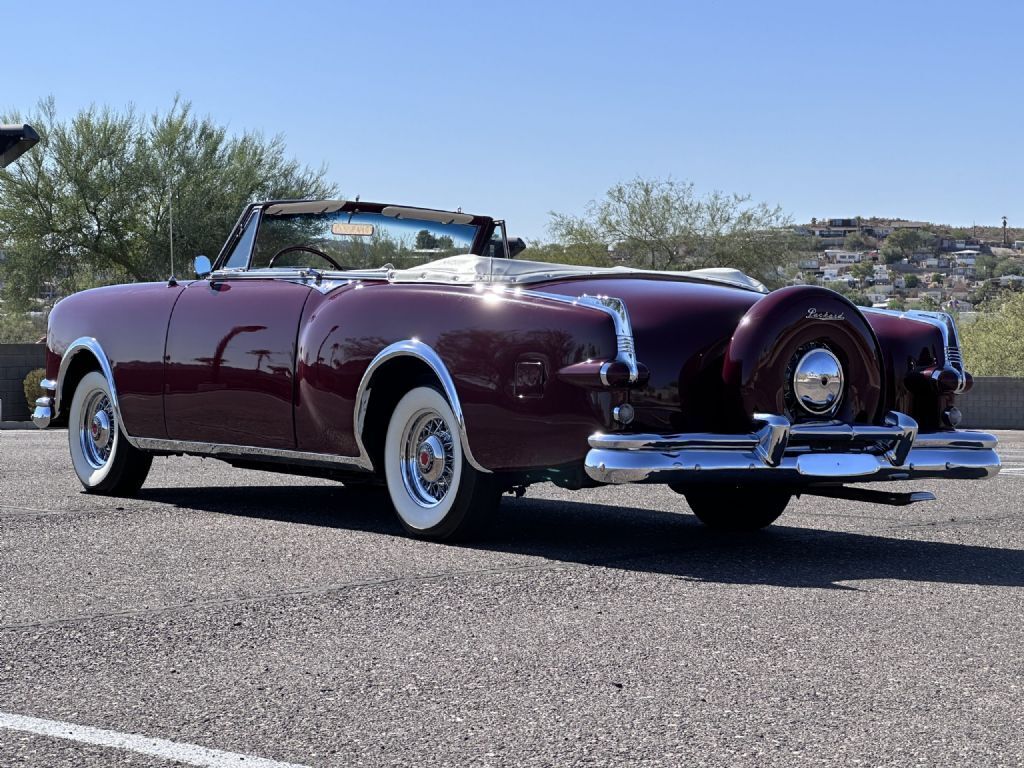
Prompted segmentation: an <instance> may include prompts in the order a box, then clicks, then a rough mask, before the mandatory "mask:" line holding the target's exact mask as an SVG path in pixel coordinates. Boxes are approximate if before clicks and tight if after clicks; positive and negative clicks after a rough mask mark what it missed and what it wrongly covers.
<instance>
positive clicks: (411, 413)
mask: <svg viewBox="0 0 1024 768" xmlns="http://www.w3.org/2000/svg"><path fill="white" fill-rule="evenodd" d="M460 426H461V423H460V420H459V417H458V416H456V415H455V411H454V410H453V409H452V406H451V403H450V402H449V401H448V399H447V398H446V397H445V395H444V394H442V393H441V392H440V391H439V390H438V389H436V388H435V387H432V386H429V385H425V386H418V387H414V388H413V389H410V390H409V391H408V392H406V393H405V395H403V396H402V398H401V399H400V400H399V401H398V403H397V404H396V405H395V406H394V410H393V411H392V413H391V417H390V421H389V422H388V430H387V435H386V437H385V441H384V452H383V455H382V457H381V462H382V464H383V470H384V479H385V480H386V481H387V487H388V495H389V496H390V497H391V504H392V506H393V507H394V508H395V512H396V513H397V514H398V519H399V521H400V522H401V524H402V526H403V527H404V528H405V530H406V531H408V532H409V533H411V534H412V535H414V536H419V537H422V538H428V539H435V540H451V539H458V538H465V537H466V536H468V535H471V534H472V531H473V530H475V529H476V526H477V523H478V522H479V521H480V520H482V519H484V518H486V517H487V516H488V515H489V514H490V513H492V512H494V511H495V510H496V508H497V506H498V500H499V499H500V491H498V490H497V485H496V484H495V483H494V482H492V481H491V479H490V478H489V477H487V476H485V475H484V474H483V473H482V472H480V471H478V470H477V469H475V468H474V467H473V466H472V465H471V464H470V462H469V461H467V460H466V459H465V456H464V454H463V448H462V434H461V431H460Z"/></svg>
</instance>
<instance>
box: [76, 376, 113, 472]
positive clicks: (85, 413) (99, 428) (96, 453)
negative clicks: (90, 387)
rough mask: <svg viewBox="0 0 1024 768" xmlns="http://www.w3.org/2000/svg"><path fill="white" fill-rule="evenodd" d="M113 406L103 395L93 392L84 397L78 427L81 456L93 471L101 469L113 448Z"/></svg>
mask: <svg viewBox="0 0 1024 768" xmlns="http://www.w3.org/2000/svg"><path fill="white" fill-rule="evenodd" d="M115 425H116V420H115V419H114V406H113V404H112V403H111V402H110V398H109V397H107V396H106V394H105V393H103V392H100V391H98V390H97V391H95V392H91V393H89V395H88V396H87V397H86V401H85V407H84V408H83V409H82V423H81V424H80V425H79V430H78V433H79V441H80V442H81V445H82V455H83V456H85V460H86V461H87V462H89V465H90V466H91V467H92V468H93V469H102V468H103V466H104V465H105V464H106V463H107V462H108V461H109V460H110V453H111V451H112V450H113V448H114V434H115V432H114V430H115Z"/></svg>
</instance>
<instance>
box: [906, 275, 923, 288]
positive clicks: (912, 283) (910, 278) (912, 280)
mask: <svg viewBox="0 0 1024 768" xmlns="http://www.w3.org/2000/svg"><path fill="white" fill-rule="evenodd" d="M903 283H904V285H906V287H907V288H917V287H918V286H919V285H921V280H920V278H918V276H917V275H906V276H905V277H904V278H903Z"/></svg>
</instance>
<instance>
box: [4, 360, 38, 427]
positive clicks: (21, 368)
mask: <svg viewBox="0 0 1024 768" xmlns="http://www.w3.org/2000/svg"><path fill="white" fill-rule="evenodd" d="M45 365H46V345H45V344H0V400H2V401H3V414H2V415H0V418H2V419H3V420H4V421H27V420H28V419H30V418H32V411H30V410H29V407H28V403H26V402H25V389H24V381H25V377H26V376H27V375H28V372H29V371H31V370H33V369H34V368H42V367H43V366H45ZM39 394H40V396H41V395H42V392H40V393H39Z"/></svg>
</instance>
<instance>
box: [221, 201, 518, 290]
mask: <svg viewBox="0 0 1024 768" xmlns="http://www.w3.org/2000/svg"><path fill="white" fill-rule="evenodd" d="M293 205H294V206H295V207H299V206H302V207H306V206H317V205H322V206H323V207H324V209H325V211H324V212H325V213H326V212H330V213H335V212H338V211H348V212H353V213H357V212H358V213H382V212H383V211H384V210H385V209H394V208H396V207H397V208H401V209H402V210H403V211H408V212H410V213H415V212H421V213H422V214H423V216H424V220H426V221H429V220H430V219H429V218H428V217H437V216H444V215H446V214H447V215H451V216H458V217H459V218H460V219H468V220H467V221H466V223H467V224H470V225H473V226H475V227H477V231H476V235H475V237H474V239H473V242H472V244H471V245H470V247H469V253H472V254H476V255H480V254H482V253H483V252H484V248H485V247H486V245H487V243H488V242H489V241H490V239H491V236H492V233H493V232H494V231H495V229H496V228H498V227H499V226H500V230H501V233H502V234H501V237H502V240H503V243H504V249H503V250H504V254H505V256H506V257H507V255H508V253H509V249H508V233H507V232H506V231H505V227H504V226H503V225H504V222H496V221H495V220H494V219H493V218H491V217H490V216H476V215H470V214H463V213H462V212H461V211H442V210H437V209H432V208H413V207H411V206H395V205H394V204H391V203H368V202H360V201H358V200H345V201H341V200H337V201H330V200H323V201H312V200H268V201H265V202H260V203H250V204H249V205H247V206H246V207H245V210H243V211H242V215H241V216H239V217H238V221H236V222H235V225H234V227H233V228H232V229H231V234H230V235H229V236H228V238H227V240H226V241H225V242H224V245H223V246H221V249H220V252H219V253H218V254H217V258H216V260H215V261H214V263H213V271H214V272H218V271H223V270H225V269H226V268H225V266H224V264H225V263H226V262H227V259H228V257H229V256H230V255H231V253H232V252H233V250H234V248H235V245H236V244H237V243H238V241H239V240H240V239H241V237H242V235H243V233H244V232H245V229H246V225H247V224H249V223H250V220H251V219H250V217H251V216H257V217H259V218H258V221H257V223H256V233H255V236H254V237H253V243H254V244H255V243H256V242H258V240H259V236H260V228H261V227H262V225H263V220H264V217H265V216H266V215H267V214H266V213H265V212H266V210H267V209H269V208H271V207H272V206H293ZM328 209H329V211H328ZM255 252H256V249H255V247H253V248H251V249H250V250H249V255H248V258H247V260H246V265H245V267H242V268H238V267H235V268H230V271H232V272H248V271H250V270H252V269H253V266H252V259H253V255H254V254H255ZM325 266H326V267H327V268H326V269H324V270H319V271H324V272H330V271H337V270H333V269H332V268H330V266H329V265H325ZM380 266H384V265H380ZM278 269H280V270H281V271H282V272H285V271H291V272H294V271H295V267H272V268H270V269H269V270H267V269H264V268H260V270H259V271H261V272H263V271H269V272H271V273H273V272H274V271H275V270H278ZM346 271H347V270H346ZM355 271H365V270H355Z"/></svg>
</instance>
